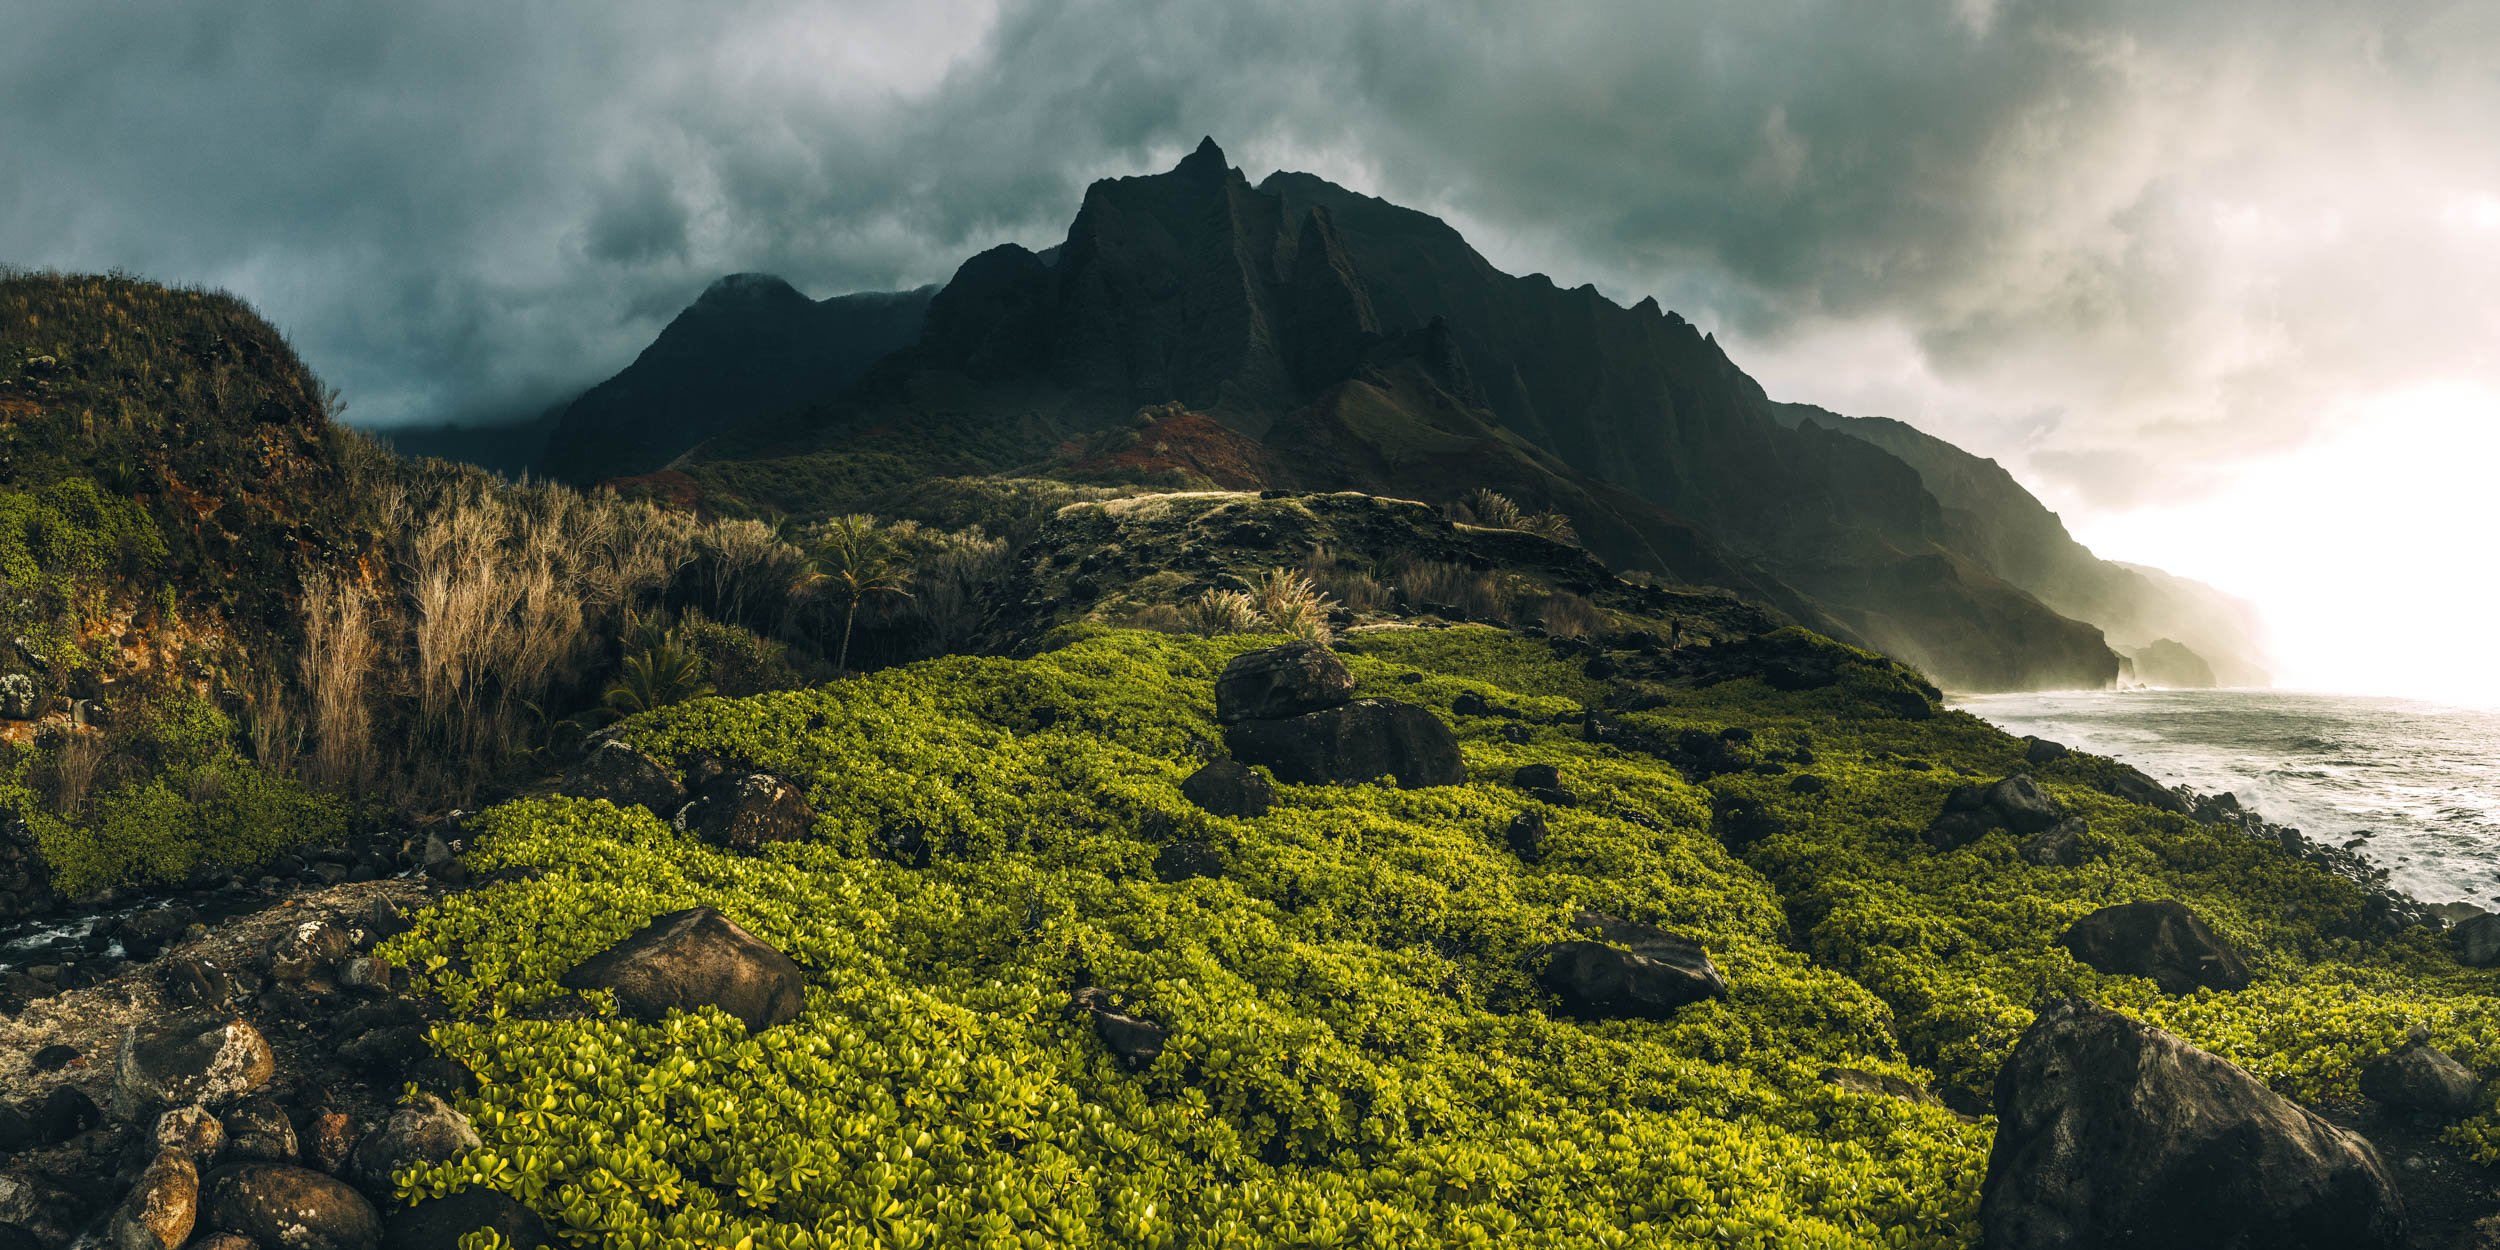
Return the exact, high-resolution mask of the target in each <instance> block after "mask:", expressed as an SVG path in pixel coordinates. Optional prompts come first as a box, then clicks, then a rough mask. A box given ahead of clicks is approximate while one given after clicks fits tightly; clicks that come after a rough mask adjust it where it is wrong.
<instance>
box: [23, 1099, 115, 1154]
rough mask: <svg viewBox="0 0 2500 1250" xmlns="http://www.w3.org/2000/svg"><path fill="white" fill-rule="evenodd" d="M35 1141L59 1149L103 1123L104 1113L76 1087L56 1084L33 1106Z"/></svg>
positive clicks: (93, 1100)
mask: <svg viewBox="0 0 2500 1250" xmlns="http://www.w3.org/2000/svg"><path fill="white" fill-rule="evenodd" d="M34 1121H35V1142H36V1144H37V1145H43V1146H58V1145H60V1144H61V1143H62V1142H65V1141H68V1140H70V1139H71V1138H74V1137H76V1136H78V1135H79V1134H81V1133H84V1132H86V1131H87V1130H88V1129H91V1128H94V1127H95V1126H96V1125H98V1124H101V1123H103V1122H104V1111H103V1109H102V1108H100V1107H98V1106H96V1105H95V1099H93V1098H89V1097H87V1091H85V1090H83V1089H80V1088H78V1087H77V1086H75V1085H55V1086H53V1087H52V1092H51V1093H49V1094H46V1095H44V1096H43V1101H42V1102H39V1103H36V1104H35V1114H34Z"/></svg>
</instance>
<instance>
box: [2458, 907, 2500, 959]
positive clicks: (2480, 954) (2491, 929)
mask: <svg viewBox="0 0 2500 1250" xmlns="http://www.w3.org/2000/svg"><path fill="white" fill-rule="evenodd" d="M2456 939H2457V958H2458V959H2459V960H2462V961H2463V962H2464V963H2466V964H2467V965H2468V966H2470V967H2475V968H2488V967H2491V966H2492V965H2493V964H2500V915H2493V914H2485V915H2480V916H2468V917H2466V918H2465V920H2464V921H2462V922H2460V923H2459V924H2458V925H2457V931H2456Z"/></svg>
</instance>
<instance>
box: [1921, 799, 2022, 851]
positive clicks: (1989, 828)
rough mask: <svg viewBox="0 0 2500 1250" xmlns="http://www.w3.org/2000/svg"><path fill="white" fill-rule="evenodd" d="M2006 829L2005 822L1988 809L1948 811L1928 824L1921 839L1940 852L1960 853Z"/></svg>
mask: <svg viewBox="0 0 2500 1250" xmlns="http://www.w3.org/2000/svg"><path fill="white" fill-rule="evenodd" d="M2004 827H2005V821H2004V820H2002V819H2001V818H1999V817H1998V816H1997V814H1996V813H1995V812H1993V811H1990V810H1988V809H1986V808H1981V809H1979V810H1977V811H1962V812H1956V811H1946V812H1942V813H1939V814H1938V815H1937V817H1936V818H1935V819H1934V820H1932V821H1930V822H1928V825H1927V831H1926V832H1925V833H1922V834H1920V835H1919V837H1920V839H1921V840H1922V841H1924V842H1926V843H1927V845H1929V846H1932V847H1934V848H1936V849H1937V850H1939V851H1958V850H1960V849H1962V848H1963V847H1966V846H1969V845H1970V844H1971V843H1973V842H1976V841H1978V840H1980V839H1981V838H1984V837H1987V836H1988V835H1989V834H1991V833H1994V832H1996V831H1997V830H1999V829H2002V828H2004Z"/></svg>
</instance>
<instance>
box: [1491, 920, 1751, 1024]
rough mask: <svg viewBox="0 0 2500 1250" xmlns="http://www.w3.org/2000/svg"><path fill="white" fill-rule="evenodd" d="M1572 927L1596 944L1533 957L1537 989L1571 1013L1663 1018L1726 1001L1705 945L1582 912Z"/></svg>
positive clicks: (1556, 947) (1557, 947)
mask: <svg viewBox="0 0 2500 1250" xmlns="http://www.w3.org/2000/svg"><path fill="white" fill-rule="evenodd" d="M1572 927H1574V928H1576V929H1579V930H1580V931H1581V932H1583V933H1587V934H1588V935H1589V936H1590V937H1591V938H1593V939H1594V940H1590V941H1578V940H1575V941H1564V942H1548V943H1546V944H1544V945H1542V946H1539V947H1536V948H1534V949H1533V950H1531V951H1529V952H1528V962H1529V966H1530V968H1531V970H1532V971H1534V973H1535V975H1536V980H1537V984H1538V985H1540V986H1542V987H1544V989H1545V990H1546V991H1547V992H1548V993H1550V994H1552V995H1553V996H1554V997H1555V998H1557V999H1559V1000H1561V1004H1562V1008H1563V1011H1564V1012H1565V1013H1567V1014H1569V1015H1574V1016H1580V1017H1584V1018H1588V1019H1625V1018H1630V1019H1644V1020H1663V1019H1665V1018H1667V1017H1669V1016H1672V1015H1674V1014H1675V1013H1676V1011H1677V1010H1678V1009H1680V1008H1683V1007H1686V1006H1689V1005H1691V1004H1693V1003H1697V1002H1700V1001H1702V1000H1703V999H1707V998H1725V997H1727V980H1726V978H1724V977H1722V976H1720V975H1719V969H1718V966H1717V965H1716V964H1713V963H1711V962H1710V954H1709V952H1708V951H1705V950H1703V949H1702V947H1701V944H1700V943H1699V942H1695V941H1693V940H1692V939H1690V938H1687V937H1685V936H1683V935H1681V934H1677V933H1671V932H1668V931H1667V930H1665V929H1660V928H1656V927H1654V926H1651V925H1645V924H1640V923H1637V922H1634V921H1630V920H1624V919H1622V918H1620V917H1616V916H1607V915H1601V914H1599V913H1596V912H1581V913H1580V914H1579V915H1578V916H1577V917H1575V918H1574V920H1573V925H1572Z"/></svg>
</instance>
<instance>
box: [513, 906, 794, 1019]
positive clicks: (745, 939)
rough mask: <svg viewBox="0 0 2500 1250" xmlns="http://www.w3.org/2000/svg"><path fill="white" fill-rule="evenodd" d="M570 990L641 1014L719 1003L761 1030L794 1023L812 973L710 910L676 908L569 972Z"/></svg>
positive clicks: (566, 983) (566, 979) (663, 1014)
mask: <svg viewBox="0 0 2500 1250" xmlns="http://www.w3.org/2000/svg"><path fill="white" fill-rule="evenodd" d="M562 984H563V985H564V987H565V988H567V989H575V990H592V989H598V990H608V991H611V992H613V993H614V994H615V995H616V1001H617V1006H618V1007H619V1008H621V1009H622V1010H624V1011H625V1012H626V1014H628V1015H631V1016H634V1017H636V1018H637V1019H642V1020H649V1021H658V1020H660V1019H662V1018H664V1017H666V1016H667V1015H668V1013H669V1012H671V1011H692V1010H694V1009H695V1008H697V1007H702V1006H707V1005H708V1006H714V1007H718V1008H720V1009H721V1010H723V1011H726V1012H728V1013H729V1014H730V1015H733V1016H736V1017H737V1018H738V1019H740V1020H742V1021H745V1022H746V1026H747V1028H748V1029H750V1030H762V1029H768V1028H771V1027H773V1026H774V1025H777V1024H785V1023H788V1022H789V1021H792V1020H795V1019H797V1018H798V1016H799V1012H800V1010H801V1009H802V1008H803V1007H804V1006H805V1005H806V994H805V988H806V977H805V975H804V974H802V973H801V972H800V971H799V966H798V965H797V964H794V963H792V962H790V957H789V956H787V955H784V954H782V953H781V952H780V951H777V950H775V949H773V948H772V947H771V946H769V945H766V944H765V943H764V942H763V941H762V940H761V939H759V938H757V937H756V936H755V935H753V934H751V933H748V932H747V931H746V930H744V929H741V928H739V927H738V926H737V925H736V924H734V923H732V922H731V921H730V919H729V918H728V917H727V916H724V915H722V914H720V913H719V912H717V911H714V910H713V909H711V908H709V907H696V908H691V909H689V910H686V911H679V912H670V913H669V914H667V915H665V916H660V917H657V918H655V919H653V920H652V921H651V923H649V924H647V925H644V926H643V927H642V928H641V929H640V930H637V931H636V932H635V933H634V934H633V935H632V936H630V937H628V938H626V939H625V940H623V941H621V942H618V943H617V944H616V945H614V946H611V947H609V948H608V949H607V950H605V951H602V952H600V953H599V954H596V955H593V956H591V957H590V958H589V959H588V960H586V961H584V962H583V963H582V964H581V965H580V966H579V967H576V968H574V969H573V970H572V971H571V972H568V973H565V974H564V977H563V981H562Z"/></svg>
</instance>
